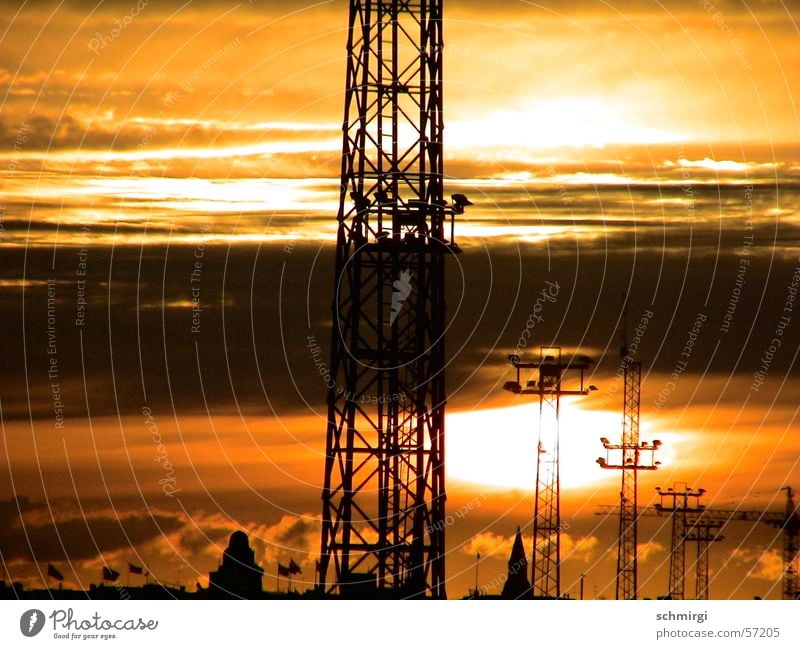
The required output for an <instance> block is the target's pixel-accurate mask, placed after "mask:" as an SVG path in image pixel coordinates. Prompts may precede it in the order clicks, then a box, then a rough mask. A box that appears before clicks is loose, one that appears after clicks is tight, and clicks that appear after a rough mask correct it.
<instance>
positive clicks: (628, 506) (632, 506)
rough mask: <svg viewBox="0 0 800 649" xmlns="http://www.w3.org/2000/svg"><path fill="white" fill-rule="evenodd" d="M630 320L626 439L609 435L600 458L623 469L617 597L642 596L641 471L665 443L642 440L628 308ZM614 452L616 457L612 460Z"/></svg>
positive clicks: (650, 466) (638, 369)
mask: <svg viewBox="0 0 800 649" xmlns="http://www.w3.org/2000/svg"><path fill="white" fill-rule="evenodd" d="M625 320H626V323H625V325H624V327H623V335H622V346H621V347H620V356H621V357H622V369H623V379H624V384H625V385H624V395H623V406H622V441H621V443H620V444H612V443H611V442H609V441H608V438H606V437H601V438H600V441H601V442H602V444H603V448H605V450H606V457H604V458H603V457H601V458H598V459H597V463H598V464H599V465H600V466H601V467H602V468H604V469H616V470H619V471H621V472H622V485H621V488H620V492H619V535H618V541H617V582H616V599H636V598H637V595H638V569H637V566H638V562H637V546H638V518H639V516H638V474H639V471H653V470H655V469H657V468H658V465H659V464H660V462H657V461H656V459H655V453H656V451H657V450H658V448H659V447H660V446H661V442H660V441H659V440H653V443H652V445H651V444H649V443H648V442H640V441H639V406H640V403H641V394H642V364H641V362H639V361H636V360H633V358H631V356H630V354H629V350H628V336H627V331H626V329H627V308H626V309H625ZM612 455H613V456H614V458H615V459H612Z"/></svg>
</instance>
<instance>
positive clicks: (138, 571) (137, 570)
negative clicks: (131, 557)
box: [128, 563, 144, 575]
mask: <svg viewBox="0 0 800 649" xmlns="http://www.w3.org/2000/svg"><path fill="white" fill-rule="evenodd" d="M128 572H129V573H131V574H132V575H143V574H144V570H143V569H142V567H141V566H135V565H133V564H132V563H129V564H128Z"/></svg>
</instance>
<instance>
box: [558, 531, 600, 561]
mask: <svg viewBox="0 0 800 649" xmlns="http://www.w3.org/2000/svg"><path fill="white" fill-rule="evenodd" d="M599 543H600V541H599V539H598V538H597V537H596V536H594V535H590V536H581V537H580V538H573V536H572V535H571V534H569V533H568V532H562V534H561V556H562V558H564V559H573V560H575V561H580V562H582V563H590V562H591V561H592V560H593V559H594V557H595V555H596V554H597V547H598V545H599Z"/></svg>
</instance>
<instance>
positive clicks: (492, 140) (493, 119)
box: [448, 97, 684, 150]
mask: <svg viewBox="0 0 800 649" xmlns="http://www.w3.org/2000/svg"><path fill="white" fill-rule="evenodd" d="M682 139H684V136H682V135H680V134H678V133H673V132H671V131H666V130H663V129H657V128H651V127H648V126H644V125H639V124H637V123H636V120H635V118H634V117H633V116H631V115H629V114H627V111H626V110H624V109H623V108H621V107H617V106H614V105H611V104H609V103H608V102H607V101H606V100H604V99H600V98H594V97H591V98H565V99H535V100H527V101H525V102H523V103H522V104H521V106H520V107H519V108H516V109H513V110H501V111H497V112H493V113H490V114H488V115H485V116H484V117H482V118H481V119H478V120H468V121H461V122H454V123H452V124H451V125H450V126H449V127H448V143H450V144H451V145H452V147H453V148H456V149H457V148H460V147H466V148H473V147H479V148H487V149H492V148H496V149H497V148H503V149H508V148H512V149H520V150H537V149H550V148H559V147H574V146H590V147H602V146H606V145H610V144H658V143H669V142H676V141H679V140H682Z"/></svg>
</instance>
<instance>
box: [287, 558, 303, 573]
mask: <svg viewBox="0 0 800 649" xmlns="http://www.w3.org/2000/svg"><path fill="white" fill-rule="evenodd" d="M289 572H291V573H292V574H293V575H302V574H303V571H302V570H300V566H298V565H297V564H296V563H295V562H294V559H291V558H290V559H289Z"/></svg>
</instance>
